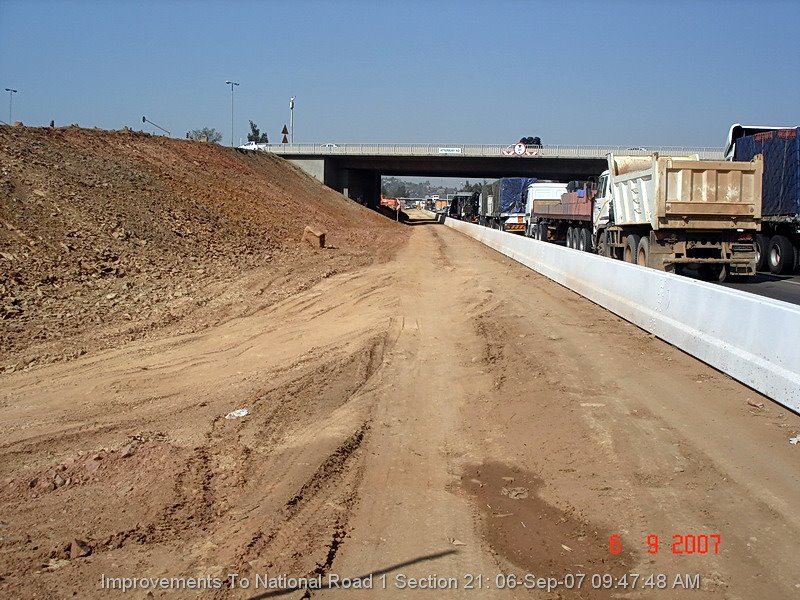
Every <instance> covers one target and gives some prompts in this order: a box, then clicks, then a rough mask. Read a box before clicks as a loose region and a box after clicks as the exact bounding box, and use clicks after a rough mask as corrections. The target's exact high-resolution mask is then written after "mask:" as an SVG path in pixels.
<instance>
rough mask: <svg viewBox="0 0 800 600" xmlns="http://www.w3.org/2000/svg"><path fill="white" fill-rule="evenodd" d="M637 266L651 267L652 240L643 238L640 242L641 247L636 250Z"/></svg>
mask: <svg viewBox="0 0 800 600" xmlns="http://www.w3.org/2000/svg"><path fill="white" fill-rule="evenodd" d="M636 264H637V265H640V266H642V267H649V266H650V238H649V237H643V238H641V239H640V240H639V247H638V248H637V249H636Z"/></svg>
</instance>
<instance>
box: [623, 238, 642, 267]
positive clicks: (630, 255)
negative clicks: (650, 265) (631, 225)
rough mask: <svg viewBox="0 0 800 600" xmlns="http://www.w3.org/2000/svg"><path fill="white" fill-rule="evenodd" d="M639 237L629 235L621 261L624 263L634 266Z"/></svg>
mask: <svg viewBox="0 0 800 600" xmlns="http://www.w3.org/2000/svg"><path fill="white" fill-rule="evenodd" d="M639 239H640V238H639V236H638V235H636V234H635V233H631V234H629V235H628V237H627V238H626V240H625V254H624V255H623V256H624V258H623V260H624V261H625V262H626V263H631V264H634V265H635V264H636V255H637V253H638V252H639Z"/></svg>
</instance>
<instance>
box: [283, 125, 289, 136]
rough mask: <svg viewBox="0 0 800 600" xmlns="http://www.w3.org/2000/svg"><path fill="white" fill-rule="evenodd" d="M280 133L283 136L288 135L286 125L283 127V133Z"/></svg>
mask: <svg viewBox="0 0 800 600" xmlns="http://www.w3.org/2000/svg"><path fill="white" fill-rule="evenodd" d="M281 133H282V134H283V135H289V129H288V127H286V125H284V126H283V131H281Z"/></svg>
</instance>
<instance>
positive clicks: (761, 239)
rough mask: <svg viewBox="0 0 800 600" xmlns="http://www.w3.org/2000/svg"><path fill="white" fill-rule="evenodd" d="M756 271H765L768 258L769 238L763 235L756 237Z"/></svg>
mask: <svg viewBox="0 0 800 600" xmlns="http://www.w3.org/2000/svg"><path fill="white" fill-rule="evenodd" d="M755 245H756V271H766V270H767V257H768V256H769V238H768V237H767V236H765V235H764V234H763V233H759V234H757V235H756V244H755Z"/></svg>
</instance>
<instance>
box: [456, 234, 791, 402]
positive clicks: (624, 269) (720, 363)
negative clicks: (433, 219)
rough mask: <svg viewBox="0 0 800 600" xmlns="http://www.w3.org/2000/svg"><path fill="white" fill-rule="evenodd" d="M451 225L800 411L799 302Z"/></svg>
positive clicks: (585, 253)
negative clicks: (757, 294) (789, 301)
mask: <svg viewBox="0 0 800 600" xmlns="http://www.w3.org/2000/svg"><path fill="white" fill-rule="evenodd" d="M444 223H445V225H447V226H448V227H452V228H453V229H455V230H457V231H460V232H462V233H464V234H466V235H468V236H470V237H473V238H475V239H476V240H478V241H480V242H483V243H484V244H486V245H487V246H489V247H491V248H493V249H495V250H497V251H498V252H501V253H502V254H505V255H506V256H508V257H510V258H512V259H514V260H516V261H517V262H520V263H522V264H523V265H525V266H527V267H530V268H531V269H533V270H534V271H537V272H539V273H541V274H542V275H545V276H546V277H549V278H550V279H552V280H553V281H555V282H557V283H560V284H561V285H563V286H565V287H568V288H569V289H571V290H573V291H575V292H577V293H579V294H580V295H581V296H584V297H586V298H588V299H589V300H591V301H592V302H595V303H596V304H599V305H600V306H602V307H603V308H607V309H608V310H610V311H611V312H613V313H615V314H617V315H619V316H620V317H622V318H623V319H625V320H626V321H630V322H631V323H633V324H635V325H638V326H639V327H641V328H642V329H644V330H645V331H648V332H650V333H652V334H654V335H656V336H657V337H659V338H661V339H662V340H664V341H666V342H669V343H670V344H673V345H674V346H676V347H677V348H680V349H681V350H683V351H684V352H687V353H689V354H691V355H692V356H695V357H697V358H699V359H700V360H702V361H703V362H705V363H708V364H709V365H711V366H712V367H715V368H716V369H719V370H720V371H722V372H723V373H727V374H728V375H730V376H731V377H733V378H734V379H737V380H739V381H741V382H742V383H744V384H745V385H748V386H750V387H752V388H753V389H755V390H757V391H758V392H761V393H762V394H764V395H765V396H767V397H769V398H771V399H772V400H774V401H776V402H778V403H780V404H782V405H783V406H785V407H787V408H789V409H791V410H793V411H794V412H796V413H800V351H798V343H799V342H800V307H798V306H796V305H794V304H789V303H788V302H781V301H780V300H772V299H770V298H764V297H762V296H756V295H755V294H750V293H747V292H741V291H739V290H732V289H729V288H725V287H721V286H718V285H713V284H710V283H706V282H703V281H697V280H694V279H689V278H687V277H681V276H680V275H673V274H671V273H664V272H662V271H656V270H654V269H648V268H646V267H640V266H638V265H631V264H628V263H623V262H621V261H617V260H611V259H608V258H603V257H601V256H597V255H594V254H589V253H588V252H580V251H578V250H573V249H571V248H565V247H562V246H558V245H556V244H551V243H547V242H540V241H537V240H533V239H531V238H526V237H522V236H519V235H514V234H510V233H505V232H502V231H497V230H494V229H489V228H487V227H481V226H479V225H473V224H472V223H464V222H462V221H458V220H455V219H445V221H444Z"/></svg>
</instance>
